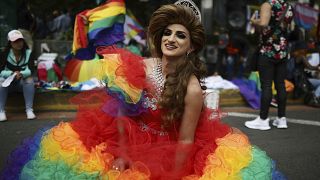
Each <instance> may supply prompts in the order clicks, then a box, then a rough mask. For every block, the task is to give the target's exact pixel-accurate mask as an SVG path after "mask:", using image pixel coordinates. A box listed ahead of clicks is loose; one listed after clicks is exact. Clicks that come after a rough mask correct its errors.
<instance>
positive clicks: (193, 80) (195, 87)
mask: <svg viewBox="0 0 320 180" xmlns="http://www.w3.org/2000/svg"><path fill="white" fill-rule="evenodd" d="M187 96H191V97H193V98H194V97H197V96H200V97H202V89H201V85H200V83H199V80H198V78H197V77H196V76H195V75H192V76H191V77H190V80H189V83H188V87H187Z"/></svg>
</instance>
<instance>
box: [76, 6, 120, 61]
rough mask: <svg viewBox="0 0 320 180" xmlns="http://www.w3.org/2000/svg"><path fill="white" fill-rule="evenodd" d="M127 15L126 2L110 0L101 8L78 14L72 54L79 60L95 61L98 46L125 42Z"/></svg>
mask: <svg viewBox="0 0 320 180" xmlns="http://www.w3.org/2000/svg"><path fill="white" fill-rule="evenodd" d="M125 14H126V8H125V3H124V0H109V1H107V2H106V3H105V4H102V5H101V6H98V7H96V8H94V9H91V10H85V11H82V12H80V13H79V14H77V16H76V20H75V27H74V37H73V46H72V54H73V55H74V56H75V57H76V58H77V59H93V58H94V56H95V48H96V47H97V46H108V45H113V44H115V43H117V42H119V41H123V40H124V33H123V32H124V30H123V24H124V22H125Z"/></svg>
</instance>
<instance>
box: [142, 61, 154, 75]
mask: <svg viewBox="0 0 320 180" xmlns="http://www.w3.org/2000/svg"><path fill="white" fill-rule="evenodd" d="M143 62H144V64H145V67H146V72H147V73H150V72H151V71H152V68H153V67H154V66H155V65H156V64H157V59H156V58H146V59H144V60H143Z"/></svg>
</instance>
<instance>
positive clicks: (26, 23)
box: [17, 0, 36, 51]
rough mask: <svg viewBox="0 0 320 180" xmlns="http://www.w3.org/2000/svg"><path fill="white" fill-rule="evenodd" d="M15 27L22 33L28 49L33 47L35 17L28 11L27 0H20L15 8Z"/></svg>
mask: <svg viewBox="0 0 320 180" xmlns="http://www.w3.org/2000/svg"><path fill="white" fill-rule="evenodd" d="M17 28H18V30H19V31H20V32H21V33H22V34H23V37H24V40H25V41H26V43H27V45H28V47H29V49H30V50H31V51H32V49H33V32H34V31H35V28H36V19H35V16H34V15H33V13H32V12H31V11H30V4H29V1H28V0H22V2H21V4H20V5H19V6H18V9H17Z"/></svg>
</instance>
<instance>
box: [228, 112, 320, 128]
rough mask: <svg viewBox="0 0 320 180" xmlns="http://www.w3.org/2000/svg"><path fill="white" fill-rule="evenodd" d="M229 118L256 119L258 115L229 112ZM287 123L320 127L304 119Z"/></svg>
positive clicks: (316, 123) (290, 120)
mask: <svg viewBox="0 0 320 180" xmlns="http://www.w3.org/2000/svg"><path fill="white" fill-rule="evenodd" d="M227 114H228V115H227V116H232V117H243V118H256V117H257V115H256V114H248V113H239V112H228V113H227ZM270 119H276V117H275V116H274V117H270ZM287 122H289V123H295V124H303V125H312V126H320V122H318V121H310V120H303V119H294V118H287Z"/></svg>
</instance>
